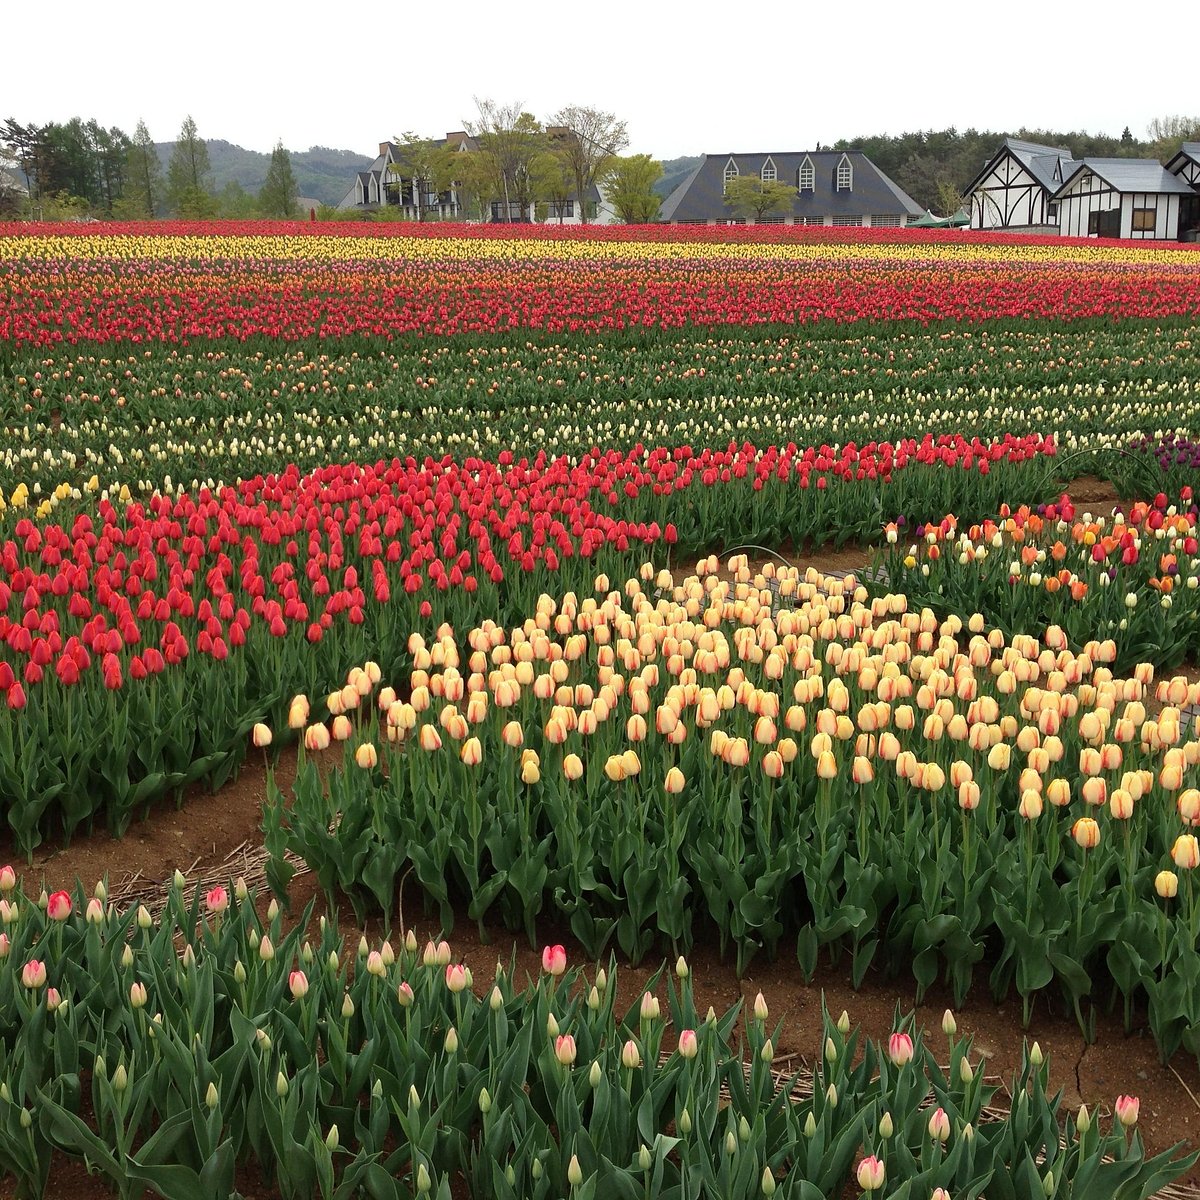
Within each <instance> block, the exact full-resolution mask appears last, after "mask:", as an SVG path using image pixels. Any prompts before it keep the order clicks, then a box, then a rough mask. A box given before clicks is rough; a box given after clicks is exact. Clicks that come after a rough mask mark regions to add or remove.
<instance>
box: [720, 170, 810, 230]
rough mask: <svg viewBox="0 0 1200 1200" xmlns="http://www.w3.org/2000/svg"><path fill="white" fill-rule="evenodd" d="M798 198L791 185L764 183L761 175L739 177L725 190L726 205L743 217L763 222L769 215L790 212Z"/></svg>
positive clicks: (770, 181) (769, 181)
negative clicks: (793, 202)
mask: <svg viewBox="0 0 1200 1200" xmlns="http://www.w3.org/2000/svg"><path fill="white" fill-rule="evenodd" d="M795 198H796V189H795V188H794V187H792V185H791V184H790V183H779V182H778V181H777V180H767V181H764V180H763V179H762V178H761V177H760V176H759V175H739V176H738V177H737V178H736V179H731V180H730V181H729V183H728V184H727V185H726V188H725V204H726V206H727V207H729V208H731V209H733V211H734V212H735V213H737V214H738V215H739V216H743V217H751V216H752V217H754V219H755V220H757V221H761V220H762V219H763V217H765V216H766V215H767V214H768V213H782V212H789V211H790V210H791V207H792V201H793V200H795Z"/></svg>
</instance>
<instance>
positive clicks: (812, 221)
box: [802, 217, 825, 225]
mask: <svg viewBox="0 0 1200 1200" xmlns="http://www.w3.org/2000/svg"><path fill="white" fill-rule="evenodd" d="M802 221H803V224H805V225H824V224H825V218H824V217H804V218H802Z"/></svg>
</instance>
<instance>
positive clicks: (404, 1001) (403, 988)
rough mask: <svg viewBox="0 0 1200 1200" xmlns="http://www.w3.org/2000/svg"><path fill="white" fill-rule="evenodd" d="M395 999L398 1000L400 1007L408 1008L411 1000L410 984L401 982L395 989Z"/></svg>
mask: <svg viewBox="0 0 1200 1200" xmlns="http://www.w3.org/2000/svg"><path fill="white" fill-rule="evenodd" d="M396 999H397V1000H398V1001H399V1002H400V1007H401V1008H408V1007H409V1006H410V1005H411V1004H412V1002H413V999H414V997H413V990H412V987H411V985H410V984H408V983H402V984H400V986H399V987H398V988H397V989H396Z"/></svg>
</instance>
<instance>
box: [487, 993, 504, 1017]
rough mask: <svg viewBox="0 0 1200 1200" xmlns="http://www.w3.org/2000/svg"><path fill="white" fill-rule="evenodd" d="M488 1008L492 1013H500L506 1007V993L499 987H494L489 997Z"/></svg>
mask: <svg viewBox="0 0 1200 1200" xmlns="http://www.w3.org/2000/svg"><path fill="white" fill-rule="evenodd" d="M488 1007H489V1008H490V1009H491V1010H492V1012H499V1011H500V1010H501V1009H502V1008H503V1007H504V993H503V992H501V991H500V989H499V987H493V988H492V991H491V994H490V995H489V996H488Z"/></svg>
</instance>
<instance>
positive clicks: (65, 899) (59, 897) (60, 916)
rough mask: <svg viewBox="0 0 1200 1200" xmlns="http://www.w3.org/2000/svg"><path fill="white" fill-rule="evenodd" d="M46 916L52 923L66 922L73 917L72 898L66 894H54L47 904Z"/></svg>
mask: <svg viewBox="0 0 1200 1200" xmlns="http://www.w3.org/2000/svg"><path fill="white" fill-rule="evenodd" d="M46 915H47V916H48V917H49V918H50V920H52V921H65V920H66V919H67V918H68V917H69V916H70V915H71V897H70V896H69V895H68V894H67V893H66V892H53V893H51V896H50V899H49V900H48V901H47V902H46Z"/></svg>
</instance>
